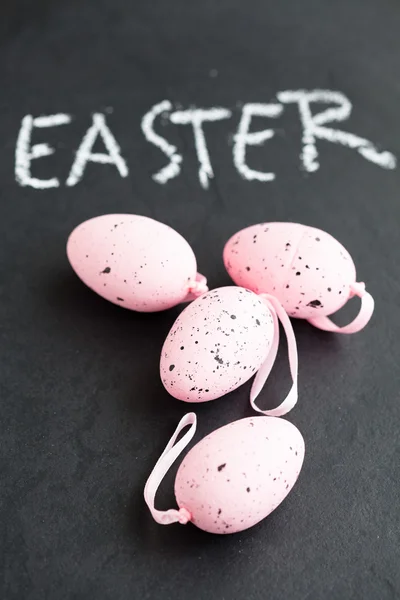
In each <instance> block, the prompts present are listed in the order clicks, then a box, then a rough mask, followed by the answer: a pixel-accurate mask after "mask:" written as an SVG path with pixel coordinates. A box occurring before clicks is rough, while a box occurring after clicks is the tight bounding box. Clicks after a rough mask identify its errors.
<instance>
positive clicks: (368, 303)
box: [308, 282, 375, 333]
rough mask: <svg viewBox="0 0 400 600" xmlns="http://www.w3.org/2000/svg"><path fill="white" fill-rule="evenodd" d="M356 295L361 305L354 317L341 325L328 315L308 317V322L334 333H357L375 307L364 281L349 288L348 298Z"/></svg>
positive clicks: (369, 317) (367, 320) (365, 323)
mask: <svg viewBox="0 0 400 600" xmlns="http://www.w3.org/2000/svg"><path fill="white" fill-rule="evenodd" d="M354 296H358V297H359V298H361V307H360V310H359V313H358V315H357V316H356V318H355V319H354V320H353V321H352V322H351V323H349V324H348V325H345V326H343V327H340V326H339V325H336V324H335V323H334V322H333V321H331V319H330V318H329V317H315V318H313V319H308V322H309V323H311V325H314V327H318V329H322V330H323V331H332V332H335V333H358V332H359V331H361V329H364V327H365V326H366V325H367V323H368V322H369V320H370V319H371V317H372V314H373V312H374V308H375V302H374V299H373V297H372V296H371V294H369V293H368V292H367V291H366V290H365V283H360V282H356V283H354V284H353V285H352V286H351V288H350V298H353V297H354Z"/></svg>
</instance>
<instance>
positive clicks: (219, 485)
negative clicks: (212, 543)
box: [175, 417, 304, 534]
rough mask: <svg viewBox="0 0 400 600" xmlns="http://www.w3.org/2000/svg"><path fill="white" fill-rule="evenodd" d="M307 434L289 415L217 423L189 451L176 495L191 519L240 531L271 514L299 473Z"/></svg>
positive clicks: (209, 527)
mask: <svg viewBox="0 0 400 600" xmlns="http://www.w3.org/2000/svg"><path fill="white" fill-rule="evenodd" d="M303 459H304V440H303V436H302V435H301V433H300V431H299V430H298V429H297V427H295V426H294V425H293V424H292V423H289V421H285V420H284V419H282V418H276V417H250V418H247V419H241V420H239V421H235V422H234V423H230V424H229V425H225V426H224V427H221V428H220V429H217V430H216V431H214V432H213V433H211V434H210V435H208V436H207V437H205V438H204V439H203V440H201V441H200V442H199V443H198V444H197V445H196V446H194V447H193V448H192V449H191V450H190V451H189V452H188V454H187V455H186V457H185V458H184V460H183V462H182V463H181V465H180V467H179V470H178V473H177V475H176V479H175V496H176V499H177V503H178V505H179V507H180V508H185V509H186V510H188V511H189V513H190V515H191V519H190V520H191V522H192V523H193V524H194V525H196V526H197V527H199V528H200V529H204V530H205V531H208V532H210V533H221V534H225V533H236V532H237V531H243V530H244V529H248V528H249V527H252V526H253V525H255V524H256V523H258V522H259V521H261V520H262V519H264V518H265V517H266V516H268V515H269V514H270V513H271V512H272V511H273V510H275V508H276V507H277V506H279V504H280V503H281V502H282V501H283V500H284V498H286V496H287V495H288V493H289V492H290V490H291V489H292V487H293V486H294V484H295V482H296V480H297V478H298V475H299V473H300V470H301V467H302V464H303Z"/></svg>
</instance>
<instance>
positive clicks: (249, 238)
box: [223, 223, 373, 333]
mask: <svg viewBox="0 0 400 600" xmlns="http://www.w3.org/2000/svg"><path fill="white" fill-rule="evenodd" d="M223 258H224V264H225V267H226V269H227V271H228V273H229V275H230V277H231V278H232V279H233V281H234V282H235V283H236V284H237V285H240V286H244V287H247V288H249V289H251V290H253V291H254V292H255V293H257V294H260V293H267V294H272V295H274V296H276V297H277V298H278V300H279V301H280V302H281V304H282V305H283V307H284V308H285V310H286V312H287V313H288V314H289V315H290V316H291V317H296V318H301V319H308V320H310V321H311V322H312V323H313V324H314V325H316V326H319V324H318V320H319V319H321V317H322V318H324V317H326V316H327V315H331V314H333V313H334V312H336V311H338V310H339V309H340V308H341V307H342V306H344V304H346V302H347V301H348V300H349V298H351V297H353V296H354V295H359V296H361V297H362V296H363V295H364V293H366V292H365V286H364V284H359V283H356V268H355V265H354V262H353V260H352V258H351V256H350V254H349V253H348V251H347V250H346V249H345V248H344V247H343V246H342V244H341V243H340V242H338V241H337V240H336V239H335V238H334V237H332V236H331V235H330V234H329V233H326V232H325V231H321V230H320V229H316V228H314V227H308V226H306V225H301V224H298V223H261V224H258V225H252V226H251V227H247V228H246V229H242V230H241V231H239V232H238V233H236V234H235V235H233V236H232V237H231V238H230V240H229V241H228V242H227V243H226V245H225V248H224V252H223ZM368 296H369V295H368ZM369 298H370V301H369V306H368V309H366V310H368V311H369V313H370V314H368V315H365V316H364V319H363V320H362V323H361V319H360V322H359V328H362V327H363V326H365V324H366V322H368V320H369V318H370V316H371V314H372V311H373V300H372V298H371V297H370V296H369ZM314 321H315V322H314ZM320 325H321V328H322V329H323V328H325V327H324V325H326V326H327V327H329V323H328V321H327V319H321V321H320ZM359 328H357V327H354V331H356V330H357V331H358V330H359ZM332 330H334V329H332ZM354 331H349V333H350V332H354Z"/></svg>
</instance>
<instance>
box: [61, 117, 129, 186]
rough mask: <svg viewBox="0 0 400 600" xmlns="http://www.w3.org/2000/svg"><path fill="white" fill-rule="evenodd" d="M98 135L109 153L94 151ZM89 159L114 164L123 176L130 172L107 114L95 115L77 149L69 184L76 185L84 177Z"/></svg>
mask: <svg viewBox="0 0 400 600" xmlns="http://www.w3.org/2000/svg"><path fill="white" fill-rule="evenodd" d="M98 136H100V137H101V139H102V140H103V142H104V146H105V147H106V149H107V152H108V154H105V153H101V152H92V149H93V146H94V144H95V142H96V140H97V138H98ZM89 161H90V162H94V163H100V164H101V165H107V164H108V165H109V164H114V165H115V166H116V167H117V169H118V171H119V174H120V175H121V177H127V175H128V173H129V171H128V167H127V166H126V162H125V160H124V159H123V158H122V156H121V149H120V147H119V145H118V144H117V141H116V139H115V137H114V136H113V134H112V133H111V131H110V129H109V128H108V126H107V124H106V119H105V116H104V115H102V114H101V113H95V114H94V115H93V123H92V125H91V126H90V127H89V129H88V130H87V132H86V134H85V136H84V138H83V140H82V143H81V145H80V146H79V148H78V150H77V153H76V157H75V161H74V164H73V165H72V167H71V172H70V174H69V176H68V179H67V181H66V184H67V185H68V186H73V185H76V184H77V183H78V182H79V181H80V180H81V179H82V176H83V173H84V171H85V168H86V165H87V163H88V162H89Z"/></svg>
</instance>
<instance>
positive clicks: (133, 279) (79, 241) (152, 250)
mask: <svg viewBox="0 0 400 600" xmlns="http://www.w3.org/2000/svg"><path fill="white" fill-rule="evenodd" d="M67 256H68V259H69V262H70V264H71V266H72V268H73V270H74V271H75V273H76V274H77V275H78V277H79V278H80V279H81V280H82V281H83V283H85V284H86V285H87V286H88V287H89V288H91V289H92V290H93V291H95V292H96V293H97V294H99V295H100V296H102V297H103V298H105V299H106V300H109V301H110V302H113V303H114V304H118V305H119V306H122V307H124V308H128V309H131V310H136V311H141V312H155V311H161V310H166V309H168V308H171V307H172V306H175V305H177V304H179V303H180V302H184V301H186V300H192V299H193V298H194V297H197V296H199V295H200V294H201V293H203V292H205V291H207V289H208V288H207V286H206V280H205V278H204V277H203V276H202V275H199V274H198V273H197V264H196V257H195V255H194V253H193V250H192V248H191V247H190V245H189V244H188V242H187V241H186V240H185V239H184V238H183V237H182V236H181V235H180V234H179V233H177V232H176V231H175V230H174V229H172V228H171V227H169V226H168V225H165V224H164V223H160V222H159V221H155V220H154V219H150V218H148V217H143V216H139V215H129V214H110V215H102V216H99V217H95V218H93V219H89V220H88V221H85V222H84V223H81V224H80V225H78V227H76V229H74V231H73V232H72V233H71V235H70V236H69V239H68V243H67Z"/></svg>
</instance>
